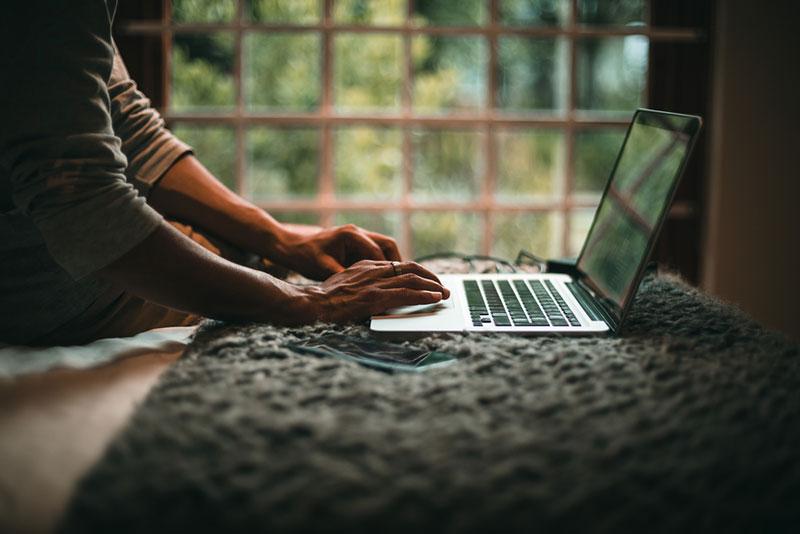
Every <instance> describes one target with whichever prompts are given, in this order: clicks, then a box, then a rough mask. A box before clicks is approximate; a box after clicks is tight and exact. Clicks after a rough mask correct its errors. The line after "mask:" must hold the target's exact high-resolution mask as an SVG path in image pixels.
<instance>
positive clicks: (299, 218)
mask: <svg viewBox="0 0 800 534" xmlns="http://www.w3.org/2000/svg"><path fill="white" fill-rule="evenodd" d="M270 215H272V216H273V217H275V218H276V219H278V220H279V221H280V222H283V223H290V224H313V225H318V224H319V213H315V212H313V211H271V212H270Z"/></svg>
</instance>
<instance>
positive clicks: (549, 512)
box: [61, 277, 800, 533]
mask: <svg viewBox="0 0 800 534" xmlns="http://www.w3.org/2000/svg"><path fill="white" fill-rule="evenodd" d="M333 330H336V331H340V332H341V331H344V332H345V333H349V334H352V335H360V336H368V335H369V332H368V330H367V328H366V327H364V326H351V327H346V328H341V327H332V326H330V325H322V324H320V325H314V326H308V327H304V328H291V329H287V328H277V327H272V326H268V325H238V326H237V325H223V324H220V323H208V324H206V325H205V326H204V328H202V329H201V331H200V332H199V333H198V334H197V336H196V338H195V339H194V341H193V343H192V344H191V345H190V346H189V348H188V349H187V352H186V354H185V355H184V356H183V358H182V359H181V360H179V361H178V362H177V363H176V364H175V365H174V366H173V367H172V368H171V369H170V370H169V371H168V372H166V373H165V375H164V376H163V377H162V379H161V380H160V382H159V383H158V385H157V386H156V387H155V388H154V389H153V391H152V392H151V393H150V395H149V396H148V397H147V399H146V400H145V402H144V403H143V404H142V405H141V406H140V407H139V409H138V411H137V413H136V414H135V415H134V417H133V418H132V420H131V421H130V423H129V424H128V425H127V427H126V429H125V430H124V431H123V432H122V433H121V434H120V435H119V436H118V437H117V438H116V439H115V441H114V442H113V443H112V444H111V446H110V447H109V448H108V450H107V451H106V454H105V455H104V457H103V458H102V459H101V460H100V461H99V463H98V464H97V465H95V466H94V468H93V469H92V470H91V472H90V473H89V474H88V475H87V476H86V477H85V478H84V479H83V481H82V482H81V483H80V485H79V488H78V489H77V492H76V494H75V496H74V499H73V501H72V503H71V506H70V509H69V511H68V513H67V514H66V516H65V518H64V520H63V523H62V525H61V529H62V531H64V532H178V531H183V530H187V531H189V529H191V531H193V532H198V531H200V532H206V531H208V532H234V531H235V532H290V531H308V530H316V531H325V532H328V531H329V532H334V531H336V532H339V531H342V532H406V533H407V532H434V531H435V532H486V531H492V532H498V531H499V532H515V531H518V532H533V531H536V530H543V531H546V532H547V531H549V532H552V531H558V532H561V531H571V532H574V531H593V532H618V531H639V532H644V531H648V532H652V531H660V532H680V531H687V530H688V531H697V530H703V531H726V532H753V531H766V532H781V531H794V532H796V531H797V530H798V529H800V347H799V346H798V344H796V343H793V342H790V341H788V340H786V339H785V338H783V337H781V336H779V335H777V334H773V333H769V332H767V331H765V330H763V329H762V328H760V327H759V326H758V325H756V324H755V323H754V322H753V321H751V320H750V319H748V318H747V317H746V316H744V315H743V314H742V313H740V312H738V311H737V310H735V309H733V308H731V307H729V306H727V305H724V304H722V303H719V302H717V301H715V300H713V299H711V298H709V297H707V296H705V295H703V294H701V293H699V292H697V291H696V290H694V289H691V288H689V287H688V286H686V285H684V284H683V283H681V282H680V281H679V280H677V279H674V278H669V277H658V278H648V279H646V280H645V282H644V283H643V285H642V289H641V291H640V293H639V295H638V297H637V300H636V302H635V305H634V308H633V311H632V313H631V316H630V318H629V321H628V323H627V325H626V329H625V331H624V332H623V334H622V335H621V336H619V337H582V338H570V337H560V336H541V337H515V336H510V335H503V334H495V335H463V334H440V335H433V336H429V337H427V338H425V339H423V340H420V341H417V342H415V344H416V345H421V346H427V347H429V348H431V349H437V350H440V351H443V352H447V353H451V354H454V355H456V356H458V358H459V359H460V361H459V362H458V363H456V364H455V365H452V366H449V367H445V368H441V369H433V370H430V371H428V372H425V373H421V374H387V373H384V372H380V371H376V370H373V369H369V368H365V367H361V366H359V365H357V364H354V363H350V362H345V361H339V360H336V359H329V358H318V357H314V356H309V355H301V354H297V353H294V352H292V351H291V350H289V349H287V348H285V344H286V343H287V342H290V341H297V340H302V339H304V338H309V337H313V336H318V335H321V334H323V333H326V332H330V331H333Z"/></svg>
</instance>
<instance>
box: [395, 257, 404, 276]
mask: <svg viewBox="0 0 800 534" xmlns="http://www.w3.org/2000/svg"><path fill="white" fill-rule="evenodd" d="M392 270H393V271H394V275H395V276H400V275H401V274H403V269H402V268H400V262H399V261H393V262H392Z"/></svg>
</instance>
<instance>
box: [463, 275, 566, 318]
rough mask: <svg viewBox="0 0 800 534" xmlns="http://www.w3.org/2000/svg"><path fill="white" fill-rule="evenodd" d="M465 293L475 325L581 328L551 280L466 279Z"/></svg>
mask: <svg viewBox="0 0 800 534" xmlns="http://www.w3.org/2000/svg"><path fill="white" fill-rule="evenodd" d="M512 285H513V288H512ZM481 289H483V292H481ZM515 289H516V291H514V290H515ZM464 292H465V294H466V296H467V305H468V306H469V315H470V319H471V320H472V325H473V326H484V325H486V326H491V325H494V326H520V327H522V326H560V327H564V326H580V322H579V321H578V318H577V317H575V314H573V313H572V310H570V309H569V306H568V305H567V303H566V302H565V301H564V299H563V298H562V297H561V295H559V294H558V291H556V288H555V286H554V285H553V283H552V282H551V281H550V280H545V281H544V282H542V281H541V280H531V279H529V280H522V279H517V280H480V282H478V280H464ZM517 295H519V297H518V296H517ZM484 296H485V298H484Z"/></svg>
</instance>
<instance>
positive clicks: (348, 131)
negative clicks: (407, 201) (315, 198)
mask: <svg viewBox="0 0 800 534" xmlns="http://www.w3.org/2000/svg"><path fill="white" fill-rule="evenodd" d="M334 141H335V144H336V148H335V150H336V152H335V177H336V194H337V196H342V197H361V198H369V199H387V198H396V197H398V196H399V195H400V192H401V190H402V165H403V149H402V145H403V136H402V133H401V131H400V130H398V129H387V128H339V129H337V130H335V138H334Z"/></svg>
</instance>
